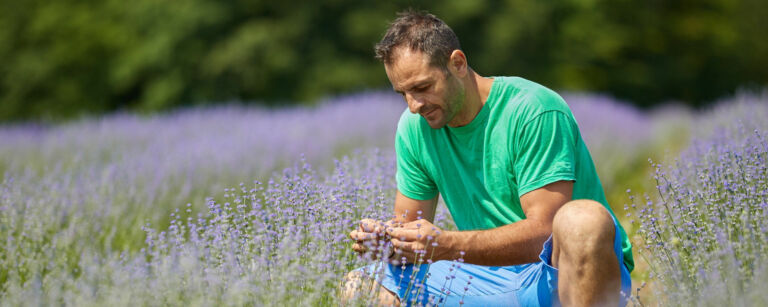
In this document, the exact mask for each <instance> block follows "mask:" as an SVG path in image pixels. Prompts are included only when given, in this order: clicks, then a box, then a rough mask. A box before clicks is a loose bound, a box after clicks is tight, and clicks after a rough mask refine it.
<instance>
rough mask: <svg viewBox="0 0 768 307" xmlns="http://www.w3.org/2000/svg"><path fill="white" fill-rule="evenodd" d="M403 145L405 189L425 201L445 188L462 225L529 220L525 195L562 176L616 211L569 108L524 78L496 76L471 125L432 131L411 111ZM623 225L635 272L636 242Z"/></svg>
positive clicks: (404, 119)
mask: <svg viewBox="0 0 768 307" xmlns="http://www.w3.org/2000/svg"><path fill="white" fill-rule="evenodd" d="M395 148H396V150H397V188H398V190H399V191H400V192H401V193H402V194H403V195H405V196H407V197H410V198H412V199H419V200H425V199H430V198H433V197H435V196H436V195H437V193H438V191H439V192H440V193H441V194H442V196H443V199H444V200H445V204H446V205H447V207H448V210H449V211H450V212H451V216H453V220H454V221H455V222H456V226H457V227H458V228H459V229H460V230H476V229H490V228H495V227H500V226H503V225H507V224H510V223H514V222H517V221H520V220H522V219H525V214H524V213H523V210H522V207H521V206H520V196H521V195H523V194H525V193H528V192H530V191H533V190H535V189H538V188H541V187H543V186H545V185H547V184H550V183H553V182H556V181H560V180H572V181H575V182H574V186H573V199H592V200H595V201H597V202H600V203H601V204H603V206H605V208H607V209H608V211H610V212H611V215H613V211H612V210H611V208H610V207H609V206H608V201H607V200H606V199H605V194H604V193H603V187H602V184H601V183H600V179H599V178H598V177H597V172H596V171H595V166H594V164H593V163H592V157H591V156H590V155H589V151H588V150H587V147H586V145H585V144H584V141H583V140H582V138H581V134H580V133H579V127H578V125H577V123H576V120H575V119H574V118H573V114H572V113H571V110H570V109H569V108H568V105H567V104H566V103H565V101H564V100H563V99H562V98H561V97H560V96H559V95H558V94H557V93H555V92H553V91H552V90H550V89H548V88H546V87H544V86H542V85H539V84H537V83H534V82H531V81H528V80H525V79H522V78H517V77H495V78H494V81H493V86H492V87H491V91H490V93H489V95H488V100H487V101H486V103H485V105H484V106H483V108H482V109H481V110H480V112H479V113H478V114H477V117H475V119H474V120H472V122H470V123H469V124H468V125H466V126H463V127H457V128H453V127H448V126H446V127H444V128H441V129H432V128H431V127H430V126H429V124H428V123H427V121H426V120H424V118H422V117H421V116H419V115H418V114H412V113H410V112H409V111H408V110H405V112H403V115H402V116H401V117H400V122H399V123H398V126H397V137H396V141H395ZM614 218H615V216H614ZM619 229H620V232H621V233H620V235H621V239H622V250H623V253H624V263H625V264H626V265H627V268H628V269H629V270H630V271H632V269H633V268H634V260H633V258H632V245H631V243H630V242H629V238H627V234H626V232H625V231H624V228H623V227H621V225H619Z"/></svg>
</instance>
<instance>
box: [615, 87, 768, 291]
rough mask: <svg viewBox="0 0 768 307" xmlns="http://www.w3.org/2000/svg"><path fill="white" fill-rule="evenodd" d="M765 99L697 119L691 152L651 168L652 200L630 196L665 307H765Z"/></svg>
mask: <svg viewBox="0 0 768 307" xmlns="http://www.w3.org/2000/svg"><path fill="white" fill-rule="evenodd" d="M766 98H768V97H765V96H763V97H760V96H752V97H737V99H736V101H735V102H733V101H731V102H728V104H727V105H719V106H717V107H715V108H714V109H712V110H711V111H709V112H706V113H704V115H702V116H701V117H698V118H697V119H696V120H695V122H698V123H709V126H707V125H706V124H705V125H701V126H696V128H699V130H698V131H696V134H698V135H699V136H698V137H697V138H696V139H695V140H694V141H693V142H692V145H691V146H690V147H689V148H688V149H687V150H685V151H684V152H682V153H681V155H680V156H679V158H678V159H676V160H675V162H674V163H673V164H671V165H669V166H662V165H660V164H653V166H654V167H655V175H654V179H655V181H656V183H657V186H656V188H657V190H658V197H654V198H651V197H648V196H646V199H645V200H644V201H640V200H637V201H636V200H635V199H634V197H631V198H632V199H633V201H632V204H631V205H630V207H631V208H627V209H628V211H629V212H630V214H629V215H630V217H631V218H634V220H633V221H632V222H633V224H635V225H637V227H638V228H637V229H638V230H637V234H638V235H639V236H640V237H641V241H640V242H637V241H636V242H635V243H636V244H637V245H640V247H641V249H642V251H641V254H643V255H644V259H646V260H647V262H648V264H649V267H650V275H651V277H652V280H655V281H656V282H657V284H656V285H655V286H656V291H655V293H654V294H655V295H656V296H657V297H659V298H661V300H662V302H663V303H666V304H669V305H689V306H752V305H754V306H760V305H765V304H766V303H768V295H766V294H765V292H764V291H761V290H760V289H761V287H762V285H763V284H764V283H765V282H766V281H768V279H765V278H766V277H768V266H766V263H768V245H766V244H765V243H766V242H768V232H767V231H768V124H767V123H766V122H765V118H767V117H768V104H766V101H767V100H768V99H766ZM711 123H722V124H721V125H719V126H712V124H711ZM638 202H641V203H640V204H638ZM632 213H634V214H636V216H632Z"/></svg>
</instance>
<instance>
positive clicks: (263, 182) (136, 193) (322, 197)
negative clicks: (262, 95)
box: [0, 92, 768, 306]
mask: <svg viewBox="0 0 768 307" xmlns="http://www.w3.org/2000/svg"><path fill="white" fill-rule="evenodd" d="M564 96H565V99H566V101H568V102H569V105H570V106H571V108H572V109H573V112H574V115H575V117H576V120H577V121H578V123H579V125H580V127H581V131H582V135H583V137H584V138H585V141H586V142H587V144H588V146H589V147H590V152H591V154H592V156H593V159H594V160H595V162H596V165H597V169H598V172H599V174H600V177H601V180H602V182H603V184H604V187H605V189H606V194H607V195H608V197H609V201H610V202H611V204H612V205H613V207H614V210H616V211H617V215H618V216H620V217H621V218H622V222H623V223H624V225H625V227H626V228H627V230H628V231H629V232H630V234H631V235H632V236H633V238H634V239H633V240H634V241H635V244H636V245H637V246H639V247H640V248H638V252H639V253H640V254H641V256H636V257H635V258H636V259H639V260H638V262H643V260H640V259H646V261H645V264H638V271H639V273H636V274H635V275H636V277H637V278H638V280H636V284H638V285H639V284H640V283H641V282H642V281H645V280H647V281H649V282H655V283H656V284H658V285H660V286H658V287H655V288H654V289H655V290H654V292H651V291H650V290H649V289H647V290H641V292H640V300H641V301H642V300H643V298H642V296H643V293H644V292H643V291H645V292H646V294H645V295H648V296H662V297H669V298H670V300H672V299H677V297H676V296H675V295H680V296H682V297H683V298H685V299H687V300H688V301H686V302H700V301H703V300H705V299H706V297H705V298H702V296H701V294H702V293H720V292H715V291H709V289H721V291H725V292H723V293H726V294H728V295H730V296H726V297H728V298H729V300H727V301H728V302H746V303H747V304H749V303H750V302H760V300H759V299H763V301H762V302H764V301H765V300H764V299H765V295H764V294H762V296H761V293H760V292H758V291H756V290H754V289H756V288H755V286H754V285H755V283H754V281H755V280H762V281H768V279H766V277H765V276H766V275H768V271H766V269H765V268H764V267H761V266H759V265H755V264H758V263H764V262H765V260H766V258H765V257H766V255H768V254H766V252H765V250H766V249H765V247H763V246H762V242H765V239H766V238H765V227H766V223H765V220H766V216H765V214H766V210H765V209H764V206H765V195H766V194H765V190H766V188H768V186H766V183H765V182H766V180H767V179H766V178H768V176H767V175H766V168H765V165H766V164H765V159H766V152H767V151H768V148H766V147H765V144H766V143H765V141H764V136H766V135H768V127H766V126H765V125H764V124H762V123H763V121H762V119H763V118H766V116H768V113H766V107H765V104H766V101H768V99H767V98H766V96H765V95H746V94H745V95H739V96H736V97H735V98H733V99H730V100H727V101H723V102H721V103H719V104H718V106H717V107H716V108H714V109H712V110H710V111H708V112H704V113H696V112H691V111H689V110H687V109H685V108H681V107H667V108H664V109H659V110H654V111H640V110H637V109H635V108H633V107H631V106H629V105H628V104H625V103H622V102H619V101H615V100H613V99H610V98H608V97H605V96H599V95H587V94H576V93H572V94H566V95H564ZM404 109H405V104H404V102H402V101H401V100H400V98H398V97H396V96H394V95H391V94H384V93H377V92H372V93H362V94H358V95H352V96H345V97H338V98H333V99H329V100H327V101H326V102H324V103H322V104H320V105H319V106H317V107H303V108H290V109H264V108H259V107H244V106H235V105H232V106H227V107H215V108H195V109H186V110H179V111H175V112H170V113H166V114H158V115H152V116H139V115H134V114H116V115H110V116H106V117H102V118H86V119H82V120H79V121H75V122H70V123H64V124H56V125H41V124H16V125H11V126H5V127H0V173H2V180H1V181H2V183H0V238H2V239H3V241H2V243H0V305H77V306H105V305H106V306H120V305H130V306H134V305H150V306H154V305H192V306H196V305H222V306H241V305H260V306H261V305H265V306H270V305H273V306H294V305H299V306H307V305H308V306H327V305H337V304H339V302H340V301H339V299H340V291H339V290H340V288H341V284H342V279H343V277H344V275H345V274H346V273H347V272H349V271H350V270H352V269H354V268H358V267H361V266H364V265H366V264H369V263H371V261H376V260H371V258H370V257H358V255H356V254H354V253H353V252H352V251H351V249H350V246H351V242H350V241H349V239H348V238H347V234H348V233H349V231H351V230H352V229H353V228H354V227H356V226H357V221H359V219H360V218H361V217H370V218H376V219H388V218H390V217H391V216H390V214H391V208H392V201H393V196H394V189H395V186H394V170H395V167H394V151H393V149H392V147H393V146H392V144H393V139H394V129H395V127H396V121H397V119H398V117H399V115H400V113H401V112H402V111H403V110H404ZM761 112H762V113H761ZM742 119H743V120H742ZM740 120H742V121H740ZM761 129H762V130H761ZM691 139H692V140H694V141H689V140H691ZM761 140H763V141H762V142H763V143H760V141H761ZM760 144H763V145H760ZM760 146H762V147H760ZM686 148H687V149H686ZM683 149H684V151H683V152H682V154H681V155H682V156H680V157H679V158H678V159H677V162H676V163H675V162H674V161H675V158H676V157H678V151H680V150H683ZM723 153H731V154H730V155H724V154H723ZM648 158H652V159H653V161H654V163H659V162H661V163H664V164H663V165H660V166H658V167H657V169H658V170H657V171H656V174H655V175H654V173H653V171H654V168H653V167H652V166H651V164H649V162H648ZM761 159H762V160H761ZM666 162H669V164H667V163H666ZM654 165H655V164H654ZM666 165H670V166H666ZM739 165H742V166H744V167H743V169H739V168H738V167H733V166H739ZM702 172H704V174H708V175H706V176H710V177H706V176H705V177H702V176H704V175H701V174H702ZM717 176H721V177H717ZM654 178H656V179H658V180H659V182H660V183H657V181H656V180H654ZM725 179H727V180H726V181H724V180H725ZM657 185H658V186H659V187H658V189H659V192H656V191H655V189H654V187H655V186H657ZM627 189H631V190H632V191H633V193H635V194H638V195H642V193H643V192H647V193H648V195H649V200H648V201H645V200H642V201H641V200H639V199H635V205H633V206H634V207H632V208H630V209H629V211H628V212H625V211H624V210H623V208H622V207H623V206H622V205H623V204H624V203H627V202H629V198H628V196H627V193H626V192H625V191H626V190H627ZM706 189H709V190H706ZM710 190H711V191H710ZM715 192H717V193H719V194H712V193H715ZM729 193H730V194H729ZM657 195H658V196H657ZM696 195H705V196H707V197H697V196H696ZM712 195H720V196H718V197H717V198H715V197H713V196H712ZM760 197H762V198H760ZM638 198H642V196H638ZM672 200H674V203H673V202H671V201H672ZM665 204H666V206H665ZM713 204H721V205H722V206H713ZM725 204H728V205H727V206H725ZM761 206H762V207H761ZM665 207H669V210H667V211H668V212H667V211H665V210H662V208H665ZM717 208H723V209H721V210H719V211H717V210H718V209H717ZM761 208H762V209H761ZM760 210H762V211H760ZM719 212H723V213H722V214H721V215H717V214H715V213H718V214H719ZM626 213H630V214H629V216H627V215H626ZM638 214H639V215H640V217H636V215H638ZM713 214H714V215H713ZM759 214H763V217H762V218H761V217H760V215H759ZM723 215H724V216H725V217H723ZM437 220H438V221H437V225H438V226H440V227H443V228H446V229H451V228H452V227H453V226H452V221H451V219H450V217H449V216H448V215H447V213H446V212H445V209H444V208H443V207H441V208H440V210H439V214H438V217H437ZM633 220H634V223H633ZM687 223H695V225H696V226H695V227H694V226H688V224H687ZM736 224H738V225H739V227H735V226H734V225H736ZM733 229H738V231H737V232H734V231H733ZM702 236H704V237H702ZM744 238H747V239H744ZM696 240H698V241H696ZM694 242H701V243H699V244H698V245H695V248H697V249H695V252H692V251H693V250H691V249H690V248H691V246H694V245H693V243H694ZM704 242H706V244H704ZM728 242H731V243H728ZM736 243H739V244H736ZM760 261H762V262H760ZM457 262H458V259H457ZM730 268H734V270H736V271H737V272H739V273H740V274H739V275H738V276H743V278H735V279H734V278H733V276H735V275H728V274H731V273H727V274H726V272H731V271H727V269H730ZM701 270H703V271H701ZM649 272H653V274H649ZM742 273H743V274H742ZM659 277H664V278H659ZM760 278H762V279H760ZM734 280H738V285H737V284H736V281H734ZM676 283H681V284H682V285H683V288H682V289H686V291H683V292H680V293H671V292H670V291H668V290H667V289H671V288H665V287H668V286H667V285H671V284H676ZM734 289H735V290H734ZM737 290H738V291H742V292H738V291H737ZM361 293H363V294H361V295H362V296H360V297H358V298H357V300H356V301H355V302H353V303H356V304H360V305H368V304H369V302H370V300H371V297H372V295H374V294H373V293H370V291H368V292H366V291H362V292H361ZM740 293H749V294H750V295H752V296H749V297H747V298H742V299H743V300H744V301H734V300H733V299H730V298H731V297H733V296H734V295H736V294H740ZM752 297H754V300H753V299H752ZM436 299H439V298H436ZM654 301H659V300H654ZM672 301H673V302H674V300H672ZM660 302H662V303H663V302H665V301H664V300H661V301H660Z"/></svg>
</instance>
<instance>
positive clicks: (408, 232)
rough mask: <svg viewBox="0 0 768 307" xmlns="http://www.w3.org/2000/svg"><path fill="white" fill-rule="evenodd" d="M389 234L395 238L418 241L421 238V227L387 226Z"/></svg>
mask: <svg viewBox="0 0 768 307" xmlns="http://www.w3.org/2000/svg"><path fill="white" fill-rule="evenodd" d="M387 234H389V235H390V236H392V238H393V239H395V238H396V239H399V240H400V241H409V242H410V241H416V240H419V239H420V238H421V236H420V234H419V229H414V228H404V227H397V228H387Z"/></svg>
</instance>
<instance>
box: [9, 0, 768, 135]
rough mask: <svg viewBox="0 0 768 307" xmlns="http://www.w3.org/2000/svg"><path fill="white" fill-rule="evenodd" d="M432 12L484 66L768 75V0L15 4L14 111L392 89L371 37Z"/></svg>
mask: <svg viewBox="0 0 768 307" xmlns="http://www.w3.org/2000/svg"><path fill="white" fill-rule="evenodd" d="M408 7H415V8H417V9H427V10H429V11H431V12H433V13H435V14H437V15H438V16H439V17H441V18H443V19H444V20H445V21H446V22H447V23H448V24H449V25H451V26H452V27H453V28H454V30H455V31H456V32H457V34H458V35H459V38H460V39H461V40H462V46H463V48H464V49H465V51H466V52H467V54H468V57H469V60H470V64H471V65H472V66H473V68H475V69H476V70H477V71H478V72H480V73H481V74H487V75H520V76H525V77H527V78H529V79H532V80H534V81H537V82H541V83H543V84H546V85H548V86H550V87H554V88H558V89H569V90H589V91H601V92H607V93H610V94H613V95H615V96H617V97H619V98H622V99H625V100H629V101H634V102H637V103H639V104H642V105H650V104H654V103H657V102H660V101H663V100H668V99H673V100H681V101H684V102H688V103H691V104H694V105H699V104H702V103H704V102H707V101H711V100H713V99H715V98H718V97H720V96H723V95H727V94H730V93H732V92H733V91H734V90H735V89H736V88H738V87H742V86H763V85H765V84H766V82H768V58H766V57H765V56H764V55H765V54H768V40H765V39H763V37H762V36H763V35H764V33H763V32H764V30H763V29H766V28H768V24H766V23H768V21H766V20H767V19H766V18H764V17H765V16H768V3H766V2H765V1H760V0H737V1H730V0H703V1H676V2H669V1H658V0H652V1H640V0H618V1H616V0H611V1H608V0H584V1H575V0H557V1H544V2H542V1H533V2H532V1H520V0H506V1H504V0H484V1H457V0H450V1H422V2H419V3H414V2H413V1H404V0H400V1H378V2H374V1H351V0H329V1H305V2H301V3H295V2H282V1H263V0H262V1H258V0H257V1H213V0H177V1H167V0H159V1H158V0H137V1H131V2H126V1H116V0H104V1H95V0H80V1H74V0H55V1H42V0H27V1H12V0H0V57H1V58H2V59H3V64H2V65H0V121H5V120H18V119H30V118H31V119H50V118H53V119H56V118H70V117H75V116H78V115H80V114H83V113H102V112H107V111H113V110H119V109H132V110H140V111H156V110H164V109H168V108H171V107H175V106H179V105H185V104H208V103H217V102H224V101H233V100H235V101H253V100H258V101H263V102H264V103H268V104H275V103H282V102H286V101H299V102H311V101H313V100H315V99H317V98H319V97H322V96H325V95H333V94H339V93H343V92H350V91H357V90H360V89H364V88H371V87H385V86H387V81H386V76H385V75H384V73H383V69H382V67H381V65H380V64H379V63H377V62H376V61H375V60H374V59H373V56H372V53H373V52H372V47H373V45H374V44H375V43H376V42H377V41H378V40H379V38H380V37H381V35H382V33H383V32H384V31H385V29H386V26H387V23H388V22H389V21H391V20H392V19H394V18H395V13H396V12H397V11H400V10H403V9H405V8H408Z"/></svg>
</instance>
